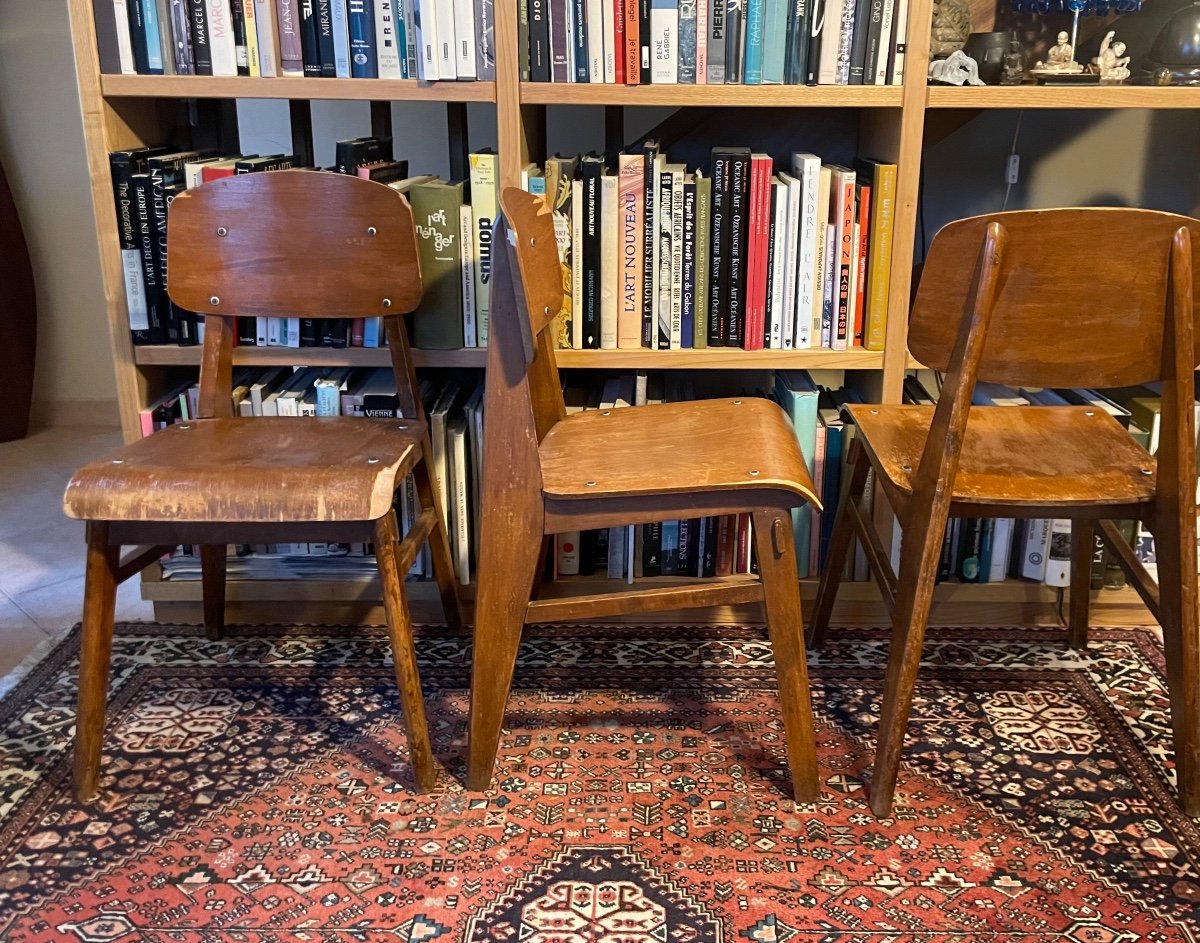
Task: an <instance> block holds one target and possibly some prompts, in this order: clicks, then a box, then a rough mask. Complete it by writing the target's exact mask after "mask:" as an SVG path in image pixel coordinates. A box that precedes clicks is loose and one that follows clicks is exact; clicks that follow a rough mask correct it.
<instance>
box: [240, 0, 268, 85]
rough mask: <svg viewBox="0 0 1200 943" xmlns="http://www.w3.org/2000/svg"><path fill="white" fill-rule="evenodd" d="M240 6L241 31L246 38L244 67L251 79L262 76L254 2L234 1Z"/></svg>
mask: <svg viewBox="0 0 1200 943" xmlns="http://www.w3.org/2000/svg"><path fill="white" fill-rule="evenodd" d="M236 2H238V3H240V4H241V5H242V29H243V31H244V32H245V37H246V67H247V70H248V72H249V75H250V76H251V77H252V78H260V77H261V76H262V58H261V56H260V54H259V49H258V22H257V20H256V18H255V10H254V0H236Z"/></svg>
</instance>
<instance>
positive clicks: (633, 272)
mask: <svg viewBox="0 0 1200 943" xmlns="http://www.w3.org/2000/svg"><path fill="white" fill-rule="evenodd" d="M643 161H644V158H643V156H642V155H641V154H623V155H621V158H620V160H619V162H618V170H617V173H618V178H619V181H620V183H619V194H618V195H619V199H620V209H619V216H618V219H617V225H618V227H619V230H620V239H619V242H618V251H619V258H618V262H617V264H618V266H619V269H620V273H621V275H620V285H619V296H618V308H617V347H620V348H637V347H641V346H642V291H643V271H642V265H643V262H642V259H643V255H642V232H643V219H642V216H643V212H644V209H645V204H644V201H643V199H642V180H643V177H644V175H645V171H644V168H643Z"/></svg>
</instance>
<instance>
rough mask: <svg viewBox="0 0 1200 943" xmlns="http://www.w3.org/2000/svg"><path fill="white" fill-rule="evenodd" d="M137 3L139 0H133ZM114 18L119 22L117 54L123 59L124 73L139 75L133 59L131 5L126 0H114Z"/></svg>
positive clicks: (122, 68) (122, 69)
mask: <svg viewBox="0 0 1200 943" xmlns="http://www.w3.org/2000/svg"><path fill="white" fill-rule="evenodd" d="M133 2H134V3H137V2H138V0H133ZM112 5H113V18H114V19H115V20H116V22H117V55H118V56H119V57H120V59H121V74H122V75H137V66H136V65H135V64H134V59H133V38H132V37H131V36H130V35H129V7H128V5H127V3H126V0H112Z"/></svg>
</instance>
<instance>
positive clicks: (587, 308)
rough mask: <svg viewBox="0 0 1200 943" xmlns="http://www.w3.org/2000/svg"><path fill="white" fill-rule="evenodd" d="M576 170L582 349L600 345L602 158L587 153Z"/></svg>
mask: <svg viewBox="0 0 1200 943" xmlns="http://www.w3.org/2000/svg"><path fill="white" fill-rule="evenodd" d="M580 172H581V177H582V182H583V206H582V208H581V209H582V211H583V242H582V244H581V246H580V248H581V250H582V252H581V254H580V263H581V266H582V273H583V307H582V309H581V316H582V317H581V326H582V330H583V348H584V349H585V350H593V349H598V348H599V347H600V326H601V325H600V308H601V298H600V291H601V283H600V279H601V277H602V273H601V270H600V267H601V259H602V251H603V250H602V249H601V232H600V221H601V212H602V206H601V199H602V197H601V184H600V178H601V177H602V176H603V173H604V161H603V159H602V158H600V157H598V156H596V155H595V154H588V155H587V156H585V157H584V158H583V159H582V161H581V162H580Z"/></svg>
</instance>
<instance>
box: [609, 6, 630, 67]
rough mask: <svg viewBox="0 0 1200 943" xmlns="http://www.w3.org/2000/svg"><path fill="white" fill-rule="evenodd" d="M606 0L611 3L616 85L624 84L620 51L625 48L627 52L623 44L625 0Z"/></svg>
mask: <svg viewBox="0 0 1200 943" xmlns="http://www.w3.org/2000/svg"><path fill="white" fill-rule="evenodd" d="M608 2H609V3H611V4H612V5H613V48H614V49H615V50H616V55H614V56H613V62H614V68H615V70H616V81H617V84H618V85H624V84H625V58H626V57H625V56H623V55H621V52H622V50H625V51H626V53H628V50H627V49H626V45H625V20H626V16H625V0H608Z"/></svg>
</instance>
